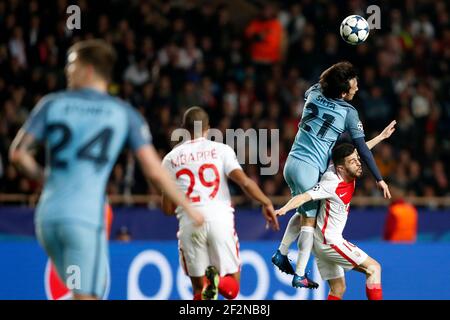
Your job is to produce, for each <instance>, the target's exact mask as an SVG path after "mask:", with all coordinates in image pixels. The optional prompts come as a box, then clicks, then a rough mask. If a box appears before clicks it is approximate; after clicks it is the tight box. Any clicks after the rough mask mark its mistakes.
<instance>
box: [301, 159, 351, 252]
mask: <svg viewBox="0 0 450 320" xmlns="http://www.w3.org/2000/svg"><path fill="white" fill-rule="evenodd" d="M354 191H355V181H354V180H353V181H351V182H345V181H344V180H343V179H342V178H341V177H340V176H339V175H338V174H337V173H336V171H335V168H334V166H333V165H332V166H330V167H329V168H328V170H327V171H326V172H325V173H324V175H323V176H322V178H321V179H320V181H319V183H318V184H317V185H316V186H315V187H314V188H312V189H311V190H309V191H307V193H308V194H309V195H310V196H311V197H312V199H313V200H322V201H321V204H320V209H319V214H318V215H317V226H316V230H315V238H316V240H319V241H320V242H321V243H324V244H335V243H340V242H342V241H343V239H344V238H343V236H342V232H343V231H344V227H345V224H346V222H347V216H348V213H349V210H350V201H351V200H352V196H353V192H354Z"/></svg>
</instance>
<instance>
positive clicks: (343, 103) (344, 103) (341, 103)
mask: <svg viewBox="0 0 450 320" xmlns="http://www.w3.org/2000/svg"><path fill="white" fill-rule="evenodd" d="M333 102H335V103H336V104H337V105H338V106H340V107H342V108H345V109H347V111H348V112H356V113H358V110H356V108H355V107H354V106H353V105H352V104H351V103H349V102H347V101H345V100H344V99H333Z"/></svg>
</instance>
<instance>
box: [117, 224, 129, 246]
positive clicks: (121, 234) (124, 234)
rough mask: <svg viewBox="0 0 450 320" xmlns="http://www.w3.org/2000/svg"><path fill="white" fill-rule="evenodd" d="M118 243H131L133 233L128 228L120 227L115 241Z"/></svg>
mask: <svg viewBox="0 0 450 320" xmlns="http://www.w3.org/2000/svg"><path fill="white" fill-rule="evenodd" d="M114 240H116V241H121V242H130V241H131V233H130V231H129V230H128V228H127V227H126V226H122V227H120V229H119V230H118V231H117V233H116V237H115V239H114Z"/></svg>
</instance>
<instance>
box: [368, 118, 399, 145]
mask: <svg viewBox="0 0 450 320" xmlns="http://www.w3.org/2000/svg"><path fill="white" fill-rule="evenodd" d="M396 124H397V121H395V120H393V121H392V122H391V123H389V124H388V126H387V127H386V128H384V129H383V131H382V132H381V133H380V134H379V135H377V136H376V137H375V138H373V139H372V140H370V141H367V142H366V145H367V148H369V150H372V148H373V147H375V146H376V145H377V144H379V143H380V142H381V141H383V140H385V139H387V138H389V137H390V136H391V135H392V134H393V133H394V131H395V125H396Z"/></svg>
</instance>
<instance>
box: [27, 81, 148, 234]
mask: <svg viewBox="0 0 450 320" xmlns="http://www.w3.org/2000/svg"><path fill="white" fill-rule="evenodd" d="M23 129H24V130H25V131H26V132H27V133H28V134H31V135H33V136H34V137H35V139H36V140H38V141H40V142H43V143H45V147H46V151H47V159H46V161H47V163H46V168H45V171H46V172H45V173H46V180H45V185H44V189H43V192H42V195H41V198H40V200H39V204H38V207H37V212H36V217H35V220H36V222H37V223H42V222H50V221H60V220H73V221H77V222H84V223H88V224H91V225H95V226H101V225H103V220H104V215H103V210H104V204H105V189H106V184H107V181H108V178H109V175H110V173H111V170H112V168H113V166H114V164H115V162H116V160H117V157H118V155H119V153H120V151H121V150H122V148H123V146H124V145H125V144H128V145H129V146H130V148H131V149H132V150H134V151H135V150H137V149H139V148H140V147H142V146H143V145H146V144H151V141H152V137H151V134H150V130H149V128H148V125H147V123H146V122H145V120H144V119H143V117H142V116H141V115H140V114H139V113H138V112H137V111H136V110H134V109H133V108H132V107H131V106H130V105H128V104H127V103H125V102H123V101H121V100H119V99H117V98H114V97H112V96H110V95H108V94H106V93H101V92H99V91H96V90H93V89H81V90H71V91H62V92H60V93H55V94H51V95H47V96H46V97H44V98H43V99H42V100H41V101H40V102H39V103H38V105H37V106H36V107H35V108H34V109H33V111H32V113H31V115H30V117H29V119H28V120H27V121H26V123H25V124H24V127H23Z"/></svg>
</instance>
